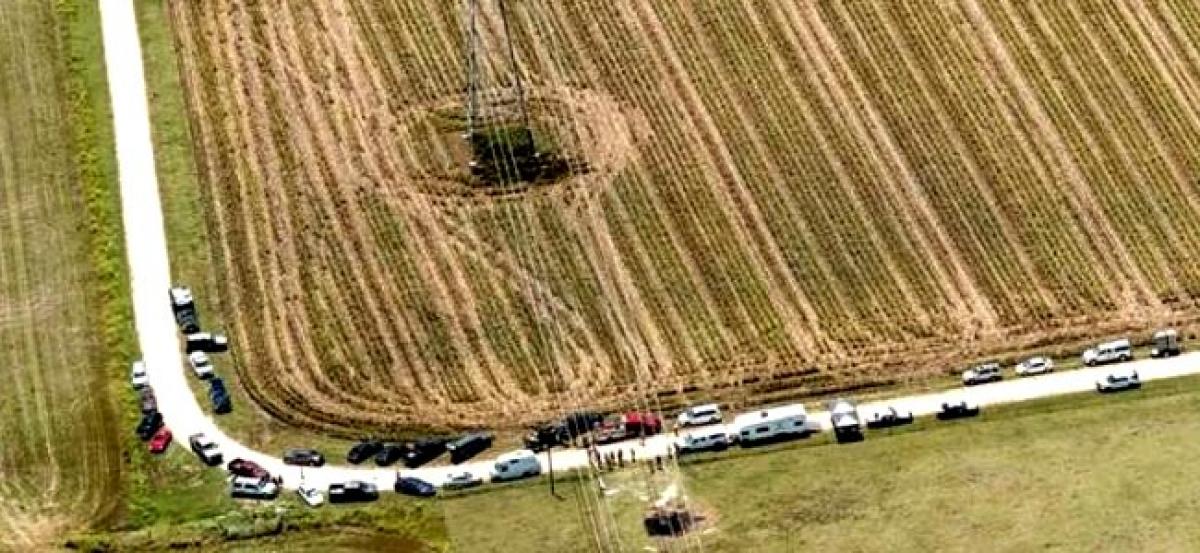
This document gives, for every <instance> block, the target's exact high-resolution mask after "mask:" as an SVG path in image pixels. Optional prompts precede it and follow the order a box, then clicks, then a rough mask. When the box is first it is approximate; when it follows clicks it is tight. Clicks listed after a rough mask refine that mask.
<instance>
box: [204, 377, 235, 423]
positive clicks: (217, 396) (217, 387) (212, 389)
mask: <svg viewBox="0 0 1200 553" xmlns="http://www.w3.org/2000/svg"><path fill="white" fill-rule="evenodd" d="M208 386H209V387H208V399H209V400H210V401H212V406H213V412H214V413H217V414H218V415H222V414H225V413H228V412H230V411H232V410H233V400H231V399H230V398H229V390H227V389H226V388H225V381H224V380H221V379H220V378H217V377H214V378H213V379H211V380H209V381H208Z"/></svg>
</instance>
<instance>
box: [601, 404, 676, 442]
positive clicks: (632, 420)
mask: <svg viewBox="0 0 1200 553" xmlns="http://www.w3.org/2000/svg"><path fill="white" fill-rule="evenodd" d="M659 432H662V417H659V416H658V415H657V414H655V413H651V412H649V411H645V412H641V411H629V412H628V413H625V414H624V415H620V416H617V417H612V418H610V419H608V420H605V421H604V422H603V423H601V424H600V428H597V429H596V431H595V434H594V436H595V443H597V444H611V443H613V442H619V441H621V440H629V439H633V438H640V437H642V436H653V435H655V434H658V433H659Z"/></svg>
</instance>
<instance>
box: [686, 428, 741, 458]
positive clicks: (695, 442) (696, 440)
mask: <svg viewBox="0 0 1200 553" xmlns="http://www.w3.org/2000/svg"><path fill="white" fill-rule="evenodd" d="M728 448H729V436H728V435H727V434H725V431H724V430H712V431H708V432H700V433H691V434H687V435H684V436H680V437H679V439H677V440H675V451H676V452H678V453H679V454H680V455H689V454H693V453H701V452H704V451H725V450H726V449H728Z"/></svg>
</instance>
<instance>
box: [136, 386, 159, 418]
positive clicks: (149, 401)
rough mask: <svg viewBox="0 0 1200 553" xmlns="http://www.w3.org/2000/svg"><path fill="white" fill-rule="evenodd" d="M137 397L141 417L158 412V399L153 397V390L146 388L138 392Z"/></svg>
mask: <svg viewBox="0 0 1200 553" xmlns="http://www.w3.org/2000/svg"><path fill="white" fill-rule="evenodd" d="M138 396H139V400H140V402H141V405H142V414H143V415H144V414H146V413H153V412H155V411H158V398H156V397H154V388H151V387H149V386H146V387H145V388H142V389H141V390H138Z"/></svg>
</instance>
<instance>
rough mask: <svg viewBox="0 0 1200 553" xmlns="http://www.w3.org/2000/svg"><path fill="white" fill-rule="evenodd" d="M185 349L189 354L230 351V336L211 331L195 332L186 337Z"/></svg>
mask: <svg viewBox="0 0 1200 553" xmlns="http://www.w3.org/2000/svg"><path fill="white" fill-rule="evenodd" d="M184 351H186V352H187V353H188V354H191V353H195V352H204V353H222V352H226V351H229V338H228V337H226V336H225V335H224V334H213V333H211V332H195V333H192V334H188V335H187V336H185V337H184Z"/></svg>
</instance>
